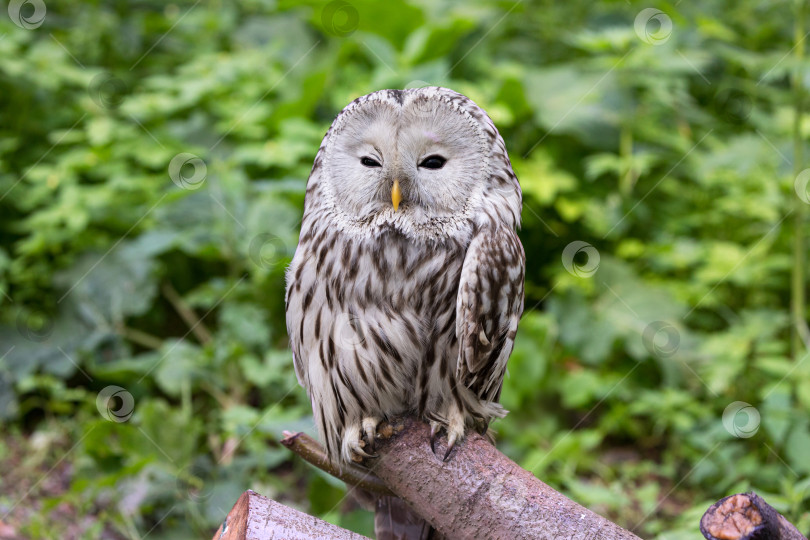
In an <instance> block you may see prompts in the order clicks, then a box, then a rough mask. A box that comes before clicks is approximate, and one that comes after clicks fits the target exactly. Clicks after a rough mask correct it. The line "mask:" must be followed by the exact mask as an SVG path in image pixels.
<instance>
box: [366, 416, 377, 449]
mask: <svg viewBox="0 0 810 540" xmlns="http://www.w3.org/2000/svg"><path fill="white" fill-rule="evenodd" d="M379 423H380V419H379V418H375V417H373V416H367V417H366V418H363V433H364V434H365V435H366V445H367V446H368V449H369V450H371V451H372V452H373V451H374V443H375V441H376V439H377V425H378V424H379ZM374 457H376V456H374Z"/></svg>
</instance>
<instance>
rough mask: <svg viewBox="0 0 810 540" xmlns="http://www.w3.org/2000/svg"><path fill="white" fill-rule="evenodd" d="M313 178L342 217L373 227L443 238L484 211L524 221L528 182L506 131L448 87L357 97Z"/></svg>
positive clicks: (511, 221)
mask: <svg viewBox="0 0 810 540" xmlns="http://www.w3.org/2000/svg"><path fill="white" fill-rule="evenodd" d="M309 184H310V185H309V186H308V188H310V189H308V192H309V191H311V190H312V189H311V188H315V189H317V191H318V192H319V195H320V196H321V197H322V198H323V201H319V204H324V205H325V206H326V208H327V209H328V210H329V211H331V212H333V213H334V214H335V215H336V216H338V217H339V219H340V221H342V222H345V224H346V225H347V226H349V227H351V226H352V225H358V224H362V225H363V227H364V228H365V229H366V230H367V229H368V227H369V226H371V227H372V228H373V227H375V226H377V227H381V226H394V227H396V228H399V229H400V230H402V231H403V232H405V233H408V234H410V233H414V234H423V233H424V234H429V235H434V236H436V235H442V234H443V233H446V232H447V231H448V230H449V229H453V228H458V227H461V226H462V225H464V224H465V223H466V224H469V223H472V222H473V221H474V220H475V219H479V218H480V219H483V217H482V214H490V217H494V218H500V219H503V220H504V221H505V222H506V223H507V224H510V225H511V226H513V227H515V226H517V225H518V221H519V219H520V217H519V216H520V204H521V200H520V198H521V197H520V187H519V184H518V182H517V178H516V177H515V175H514V173H513V172H512V167H511V164H510V163H509V158H508V156H507V154H506V150H505V147H504V144H503V140H502V139H501V136H500V134H499V133H498V131H497V129H496V128H495V126H494V125H493V123H492V121H491V120H490V119H489V117H488V116H487V114H486V113H485V112H484V111H483V110H482V109H480V108H479V107H478V106H477V105H476V104H475V103H473V102H472V101H471V100H470V99H468V98H466V97H465V96H463V95H461V94H459V93H457V92H453V91H452V90H448V89H446V88H439V87H430V88H418V89H411V90H381V91H379V92H374V93H372V94H369V95H366V96H363V97H361V98H358V99H356V100H355V101H353V102H352V103H351V104H349V105H348V106H347V107H346V108H345V109H344V110H343V111H342V112H341V113H340V114H339V115H338V116H337V118H336V119H335V121H334V123H333V124H332V127H331V128H330V129H329V131H328V132H327V134H326V137H324V142H323V144H322V145H321V152H319V155H318V157H317V158H316V160H315V166H314V167H313V173H312V175H311V176H310V182H309ZM308 198H309V195H308ZM309 203H310V201H308V204H309Z"/></svg>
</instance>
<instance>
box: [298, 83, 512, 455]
mask: <svg viewBox="0 0 810 540" xmlns="http://www.w3.org/2000/svg"><path fill="white" fill-rule="evenodd" d="M521 205H522V196H521V191H520V184H519V183H518V180H517V177H516V176H515V174H514V172H513V171H512V165H511V163H510V161H509V157H508V155H507V153H506V148H505V146H504V142H503V139H502V138H501V136H500V134H499V133H498V130H497V129H496V128H495V125H494V124H493V123H492V120H491V119H490V118H489V116H487V114H486V113H485V112H484V111H483V110H482V109H481V108H479V107H478V106H477V105H476V104H475V103H473V102H472V101H471V100H470V99H469V98H467V97H465V96H463V95H461V94H459V93H456V92H454V91H452V90H448V89H446V88H440V87H430V88H419V89H410V90H381V91H378V92H374V93H372V94H368V95H366V96H363V97H360V98H358V99H356V100H354V101H353V102H352V103H350V104H349V105H347V106H346V107H345V108H344V109H343V111H341V112H340V114H338V115H337V117H336V118H335V120H334V122H333V123H332V126H331V127H330V128H329V130H328V131H327V133H326V136H325V137H324V139H323V142H322V144H321V147H320V149H319V151H318V153H317V156H316V157H315V163H314V165H313V167H312V173H311V174H310V176H309V181H308V183H307V189H306V196H305V203H304V216H303V221H302V223H301V234H300V237H299V242H298V247H297V249H296V252H295V256H294V257H293V260H292V263H291V264H290V266H289V268H288V271H287V291H286V303H287V313H286V315H287V329H288V332H289V336H290V343H291V348H292V352H293V359H294V363H295V372H296V375H297V377H298V381H299V382H300V384H301V385H303V386H304V387H305V388H306V390H307V392H308V394H309V398H310V400H311V402H312V409H313V414H314V418H315V422H316V424H317V427H318V432H319V436H320V438H321V440H322V441H323V442H324V444H325V446H326V450H327V453H328V455H329V457H330V459H332V460H333V461H335V462H336V463H340V462H348V461H360V460H362V459H364V458H368V457H372V456H373V447H374V441H375V438H376V437H377V427H378V425H379V423H380V422H381V421H382V420H384V419H385V418H387V417H390V416H394V415H401V414H414V415H416V416H417V417H418V418H421V419H423V420H424V421H426V422H429V423H430V426H431V440H430V444H431V447H433V442H434V440H435V438H436V437H437V436H438V435H439V434H440V433H441V432H442V431H444V432H445V433H446V435H447V442H448V450H447V453H446V454H445V456H444V459H448V457H449V455H450V453H451V451H452V449H453V447H454V445H455V444H456V443H457V442H459V441H461V440H462V439H463V438H464V436H465V434H466V433H468V432H469V430H471V429H475V430H477V431H479V432H485V431H486V429H487V426H488V425H489V422H490V421H491V420H492V419H493V418H498V417H503V416H504V415H505V414H506V411H505V410H504V408H503V407H502V406H501V405H500V404H499V403H498V401H499V398H500V393H501V386H502V383H503V378H504V374H505V372H506V363H507V360H508V359H509V355H510V354H511V353H512V348H513V345H514V340H515V334H516V332H517V327H518V321H519V319H520V316H521V314H522V311H523V277H524V267H525V255H524V252H523V247H522V245H521V243H520V240H519V238H518V236H517V233H516V229H517V228H518V227H519V225H520V212H521Z"/></svg>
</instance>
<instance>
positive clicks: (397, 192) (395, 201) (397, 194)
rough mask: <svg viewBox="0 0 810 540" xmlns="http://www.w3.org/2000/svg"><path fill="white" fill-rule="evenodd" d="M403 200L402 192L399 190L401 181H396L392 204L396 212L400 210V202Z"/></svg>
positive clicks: (392, 190)
mask: <svg viewBox="0 0 810 540" xmlns="http://www.w3.org/2000/svg"><path fill="white" fill-rule="evenodd" d="M401 200H402V192H401V191H400V190H399V180H397V179H394V185H393V186H392V187H391V203H392V204H393V205H394V212H396V211H397V210H398V209H399V201H401Z"/></svg>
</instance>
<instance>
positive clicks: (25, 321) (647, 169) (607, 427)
mask: <svg viewBox="0 0 810 540" xmlns="http://www.w3.org/2000/svg"><path fill="white" fill-rule="evenodd" d="M804 4H805V3H804V2H798V1H795V0H794V1H764V0H763V1H746V0H737V1H730V0H724V1H720V0H706V1H703V2H699V3H693V2H673V3H668V2H656V3H655V4H654V5H652V6H651V5H649V4H646V3H639V2H635V1H632V2H631V1H618V0H617V1H613V2H590V1H581V0H578V1H570V2H560V1H557V2H550V1H541V0H524V1H522V2H520V1H519V2H512V1H511V0H510V1H504V2H501V1H483V0H471V1H468V2H447V1H428V0H422V1H420V0H414V1H410V2H405V1H402V0H391V1H388V2H372V1H365V0H363V1H361V0H346V1H343V0H336V1H332V2H315V1H305V2H290V1H285V0H278V1H274V0H253V1H243V2H239V3H231V2H224V1H214V0H204V1H201V0H197V1H196V2H193V3H192V2H190V1H189V2H179V3H163V2H157V1H152V0H139V1H132V2H125V1H115V0H109V1H87V2H68V1H66V0H59V1H57V0H44V1H43V0H29V1H27V2H25V3H23V2H22V1H21V0H15V1H12V2H9V3H4V4H3V9H2V11H0V292H2V295H0V324H2V326H0V358H1V359H0V419H1V421H2V423H3V426H2V435H0V471H2V472H0V536H2V535H3V534H5V535H6V536H2V537H3V538H29V537H30V538H115V539H118V538H144V537H148V538H150V539H159V538H208V537H210V535H211V534H212V533H213V531H214V530H215V529H216V527H217V526H218V525H219V523H220V522H221V520H222V519H223V518H224V516H225V514H226V513H227V511H228V510H229V509H230V507H231V505H232V504H233V503H234V502H235V501H236V499H237V497H238V496H239V494H240V493H241V492H242V491H244V490H245V489H248V488H251V489H254V490H256V491H258V492H260V493H262V494H264V495H266V496H269V497H272V498H274V499H277V500H279V501H280V502H283V503H285V504H289V505H292V506H295V507H297V508H300V509H302V510H304V511H306V512H309V513H312V514H314V515H317V516H320V517H322V518H324V519H327V520H329V521H332V522H334V523H337V524H340V525H342V526H344V527H349V528H352V529H354V530H356V531H359V532H362V533H364V534H371V529H372V518H371V515H370V514H369V513H367V512H365V511H362V510H360V509H358V507H357V506H356V505H355V504H354V503H352V502H351V501H349V500H348V499H346V498H345V497H344V495H345V489H344V486H343V485H342V484H341V483H339V482H337V481H336V480H334V479H332V478H330V477H328V476H326V475H325V474H322V473H320V472H319V471H317V470H314V469H312V468H311V467H309V466H307V465H305V464H303V463H302V462H301V461H300V460H297V459H293V458H292V457H291V456H290V454H289V453H288V452H287V451H286V450H285V449H283V448H281V447H280V446H279V445H278V443H277V441H278V439H279V438H280V435H281V431H282V430H284V429H288V430H305V431H309V432H313V424H312V419H311V411H310V407H309V404H308V401H307V399H306V395H305V392H304V391H303V390H302V389H301V388H299V387H298V385H297V383H296V380H295V376H294V374H293V367H292V360H291V355H290V352H289V350H288V348H287V337H286V334H285V326H284V307H283V290H284V283H283V278H284V269H285V266H286V264H287V263H288V262H289V260H290V258H291V256H292V254H293V251H294V249H295V245H296V241H297V228H298V223H299V220H300V217H301V212H302V203H303V197H304V189H305V183H306V179H307V176H308V174H309V170H310V167H311V165H312V161H313V159H314V156H315V153H316V151H317V149H318V146H319V143H320V140H321V138H322V137H323V134H324V133H325V131H326V129H327V127H328V126H329V124H330V123H331V121H332V119H333V118H334V116H335V114H336V113H337V112H338V111H339V110H340V109H341V108H342V107H343V106H344V105H346V104H347V103H348V102H349V101H351V100H352V99H354V98H356V97H358V96H360V95H363V94H367V93H369V92H371V91H374V90H378V89H382V88H404V87H413V86H421V85H425V84H438V85H442V86H447V87H450V88H453V89H455V90H457V91H459V92H462V93H464V94H466V95H468V96H470V97H471V98H472V99H473V100H475V101H476V102H477V103H478V104H479V105H481V106H482V107H483V108H484V109H485V110H487V111H488V112H489V114H490V115H491V116H492V118H493V120H494V121H495V123H496V125H497V126H498V128H499V129H500V131H501V133H502V134H503V137H504V139H505V141H506V145H507V148H508V149H509V152H510V156H511V158H512V162H513V164H514V169H515V171H516V173H517V175H518V177H519V179H520V181H521V184H522V187H523V193H524V210H523V223H524V225H523V229H522V231H521V238H522V240H523V244H524V246H525V249H526V255H527V267H528V268H527V276H526V296H527V297H526V313H525V315H524V317H523V320H522V323H521V327H520V333H519V337H518V342H517V345H516V349H515V352H514V355H513V357H512V359H511V361H510V367H509V372H510V374H509V376H508V377H507V379H506V381H505V385H504V390H503V402H504V404H505V406H506V407H507V408H508V409H509V410H510V411H511V413H510V414H509V416H508V417H507V418H506V419H505V420H502V421H498V422H496V423H495V425H494V426H493V427H494V428H495V429H496V430H497V432H498V438H499V447H500V448H501V449H502V450H503V451H504V452H505V453H506V454H508V455H509V456H510V457H511V458H512V459H514V460H516V461H517V462H518V463H520V464H521V465H522V466H523V467H526V468H528V469H530V470H531V471H532V472H533V473H534V474H535V475H537V476H538V477H539V478H541V479H542V480H544V481H545V482H547V483H549V484H550V485H552V486H553V487H555V488H556V489H558V490H561V491H562V492H564V493H565V494H567V495H568V496H570V497H572V498H574V499H575V500H577V501H578V502H580V503H582V504H584V505H586V506H588V507H589V508H592V509H593V510H595V511H597V512H599V513H601V514H603V515H606V516H607V517H609V518H610V519H613V520H615V521H617V522H618V523H620V524H621V525H623V526H624V527H628V528H631V529H632V530H634V531H635V532H636V533H637V534H639V535H640V536H642V537H644V538H661V539H670V540H675V539H681V538H684V539H686V538H699V537H700V535H699V533H698V531H697V525H698V519H699V517H700V515H701V514H702V513H703V511H704V510H705V509H706V507H707V506H708V505H709V504H710V503H711V502H714V501H715V500H717V499H719V498H720V497H723V496H725V495H728V494H731V493H733V492H740V491H744V490H749V489H754V490H756V491H757V492H758V493H760V494H761V495H763V496H765V497H766V499H767V500H768V501H769V502H770V503H772V504H773V505H774V506H776V507H777V508H778V509H779V510H780V511H782V512H784V513H785V514H786V515H787V516H788V517H789V518H790V519H791V520H792V521H794V522H795V523H796V524H797V525H798V526H799V527H800V528H801V529H802V530H803V532H805V533H807V532H808V530H810V459H808V455H810V416H809V415H808V408H809V407H810V362H806V361H805V360H806V358H807V356H808V353H807V345H806V344H807V343H810V339H808V338H807V336H806V335H803V333H802V332H805V333H806V330H805V329H806V326H804V323H803V322H802V323H801V324H800V325H794V324H791V320H792V319H791V302H792V301H793V303H794V305H796V306H797V311H796V314H797V316H798V317H797V318H795V319H793V320H800V321H805V320H806V319H807V311H806V309H805V308H804V306H803V303H802V300H801V299H802V297H803V295H804V292H803V289H804V282H805V278H806V266H805V265H806V263H805V260H804V258H805V251H806V248H807V244H806V242H805V241H804V238H803V236H802V235H801V234H800V233H801V232H802V230H803V229H802V228H803V227H805V226H806V220H805V215H806V213H807V207H808V203H809V202H810V194H809V193H808V190H807V187H808V181H807V180H808V178H810V171H808V172H807V173H801V171H803V170H804V168H805V166H804V162H803V158H802V154H803V153H804V152H803V150H804V147H805V146H806V145H805V141H806V138H807V135H808V134H809V133H810V123H808V117H807V116H804V115H802V114H801V109H802V108H803V95H804V91H803V88H804V87H806V86H808V85H810V78H808V77H807V73H810V70H808V69H807V68H808V66H807V62H806V61H805V60H804V57H803V51H804V49H805V43H804V38H805V37H806V32H807V31H808V30H810V25H808V27H807V28H805V24H804V22H803V19H804V15H805V5H804ZM796 328H798V329H799V330H800V331H797V330H796ZM108 398H111V399H109V400H108Z"/></svg>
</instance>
